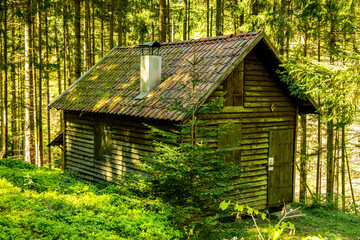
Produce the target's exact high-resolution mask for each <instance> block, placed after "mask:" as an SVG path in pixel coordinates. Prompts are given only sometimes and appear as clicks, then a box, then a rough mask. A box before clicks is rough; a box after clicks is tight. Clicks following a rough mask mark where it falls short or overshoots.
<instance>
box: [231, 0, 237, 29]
mask: <svg viewBox="0 0 360 240" xmlns="http://www.w3.org/2000/svg"><path fill="white" fill-rule="evenodd" d="M233 4H234V6H233V9H232V15H233V24H234V34H235V35H236V33H237V28H238V14H237V12H236V10H237V9H238V0H234V3H233Z"/></svg>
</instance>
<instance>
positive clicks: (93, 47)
mask: <svg viewBox="0 0 360 240" xmlns="http://www.w3.org/2000/svg"><path fill="white" fill-rule="evenodd" d="M91 5H92V13H91V16H92V17H91V19H92V24H91V25H92V28H91V36H92V38H91V39H92V43H91V47H92V51H91V56H90V57H91V64H90V66H92V65H94V64H95V0H92V1H91Z"/></svg>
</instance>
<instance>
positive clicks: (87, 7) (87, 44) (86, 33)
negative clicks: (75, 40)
mask: <svg viewBox="0 0 360 240" xmlns="http://www.w3.org/2000/svg"><path fill="white" fill-rule="evenodd" d="M84 21H85V30H84V40H85V71H87V70H89V69H90V66H91V52H90V48H91V47H90V24H89V23H90V0H85V19H84Z"/></svg>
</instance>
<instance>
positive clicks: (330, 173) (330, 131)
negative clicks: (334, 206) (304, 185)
mask: <svg viewBox="0 0 360 240" xmlns="http://www.w3.org/2000/svg"><path fill="white" fill-rule="evenodd" d="M326 150H327V155H326V159H327V172H326V197H327V202H328V203H333V201H334V198H333V196H334V194H333V193H334V154H333V153H334V121H333V120H329V121H328V122H327V143H326Z"/></svg>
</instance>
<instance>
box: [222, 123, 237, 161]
mask: <svg viewBox="0 0 360 240" xmlns="http://www.w3.org/2000/svg"><path fill="white" fill-rule="evenodd" d="M219 127H220V126H219ZM241 132H242V125H241V123H232V124H231V125H230V127H229V128H228V129H227V132H226V133H225V134H223V135H222V136H221V137H220V138H219V140H218V148H223V147H227V146H229V147H230V148H228V151H229V156H228V157H227V159H226V160H227V161H231V162H233V163H240V160H241V145H240V143H241ZM234 144H235V145H234ZM233 145H234V146H233Z"/></svg>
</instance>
